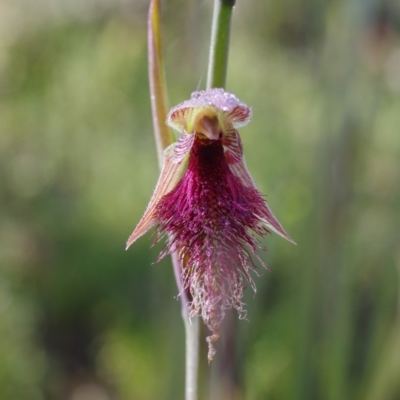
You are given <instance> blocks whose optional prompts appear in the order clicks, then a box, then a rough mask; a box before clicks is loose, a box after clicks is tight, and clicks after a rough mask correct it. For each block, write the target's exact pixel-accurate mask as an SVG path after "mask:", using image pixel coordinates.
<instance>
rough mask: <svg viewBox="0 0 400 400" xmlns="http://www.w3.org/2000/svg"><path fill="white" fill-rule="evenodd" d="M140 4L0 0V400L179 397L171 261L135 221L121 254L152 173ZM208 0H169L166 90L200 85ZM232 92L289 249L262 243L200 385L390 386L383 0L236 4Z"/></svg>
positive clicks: (208, 394) (394, 396)
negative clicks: (247, 116) (228, 345)
mask: <svg viewBox="0 0 400 400" xmlns="http://www.w3.org/2000/svg"><path fill="white" fill-rule="evenodd" d="M147 6H148V4H147V1H144V0H141V1H139V0H125V1H122V0H120V1H116V2H114V1H111V0H86V1H84V2H78V1H69V0H51V1H48V2H44V1H39V0H35V1H27V0H0V399H2V400H25V399H26V400H42V399H43V400H44V399H45V400H50V399H51V400H53V399H54V400H64V399H71V400H107V399H118V400H127V399H135V400H136V399H137V400H154V399H170V400H176V399H180V398H182V397H183V380H184V377H183V374H184V336H183V324H182V322H181V319H180V304H179V302H178V301H176V299H174V296H176V294H177V289H176V287H175V283H174V278H173V273H172V269H171V267H170V263H169V260H164V261H163V262H162V263H160V264H156V265H153V264H152V263H153V262H154V261H155V260H156V258H157V254H158V251H159V247H158V248H157V247H156V248H153V249H149V247H150V244H151V240H152V239H151V237H150V235H148V236H146V237H145V238H142V239H141V240H140V241H139V242H138V243H136V244H135V246H133V247H132V248H131V249H130V250H129V252H125V251H124V243H125V240H126V238H127V237H128V235H129V234H130V232H131V231H132V230H133V228H134V226H135V224H136V223H137V221H138V219H139V218H140V216H141V213H142V212H143V210H144V208H145V206H146V203H147V201H148V199H149V196H150V195H151V192H152V189H153V187H154V184H155V182H156V179H157V175H158V168H157V160H156V152H155V146H154V142H153V137H152V128H151V115H150V102H149V94H148V83H147V66H146V57H147V54H146V13H147ZM211 8H212V4H211V1H209V0H208V1H201V2H195V1H190V2H186V1H183V0H165V1H164V2H163V24H164V46H165V57H166V69H167V70H166V75H167V79H168V84H169V89H170V100H171V105H174V104H177V103H178V102H180V101H182V100H184V99H186V98H188V96H189V95H190V93H191V92H192V91H193V90H195V89H196V88H198V87H199V88H203V87H204V85H205V75H206V64H207V49H208V39H209V27H210V14H211ZM227 88H228V90H230V91H232V92H234V93H235V94H236V95H237V96H238V97H239V98H240V99H242V100H243V101H245V102H246V103H248V104H250V105H252V106H253V111H254V117H253V121H252V123H251V124H250V125H249V126H248V127H245V128H243V129H242V130H241V134H242V138H243V142H244V146H245V154H246V159H247V163H248V165H249V169H250V171H251V172H252V173H253V176H254V179H255V180H256V182H257V184H258V185H259V187H260V189H261V191H262V192H263V193H267V194H268V201H269V204H270V205H271V208H272V209H273V210H274V212H275V214H276V215H277V216H278V217H279V219H280V220H281V222H282V223H283V225H284V226H285V228H286V229H287V231H288V232H289V233H290V235H291V236H292V237H293V238H294V239H295V240H296V241H297V243H298V246H297V247H294V246H292V245H290V244H288V243H286V242H285V241H283V240H281V239H280V238H278V237H275V236H271V237H269V238H267V240H266V244H267V246H268V250H269V252H268V254H267V255H266V256H265V260H266V262H267V263H268V265H270V268H271V271H270V272H268V273H267V272H266V273H264V274H263V276H262V277H261V278H258V279H257V286H258V293H257V296H256V297H254V298H253V296H252V293H250V291H249V293H247V296H248V297H247V298H246V303H247V304H248V319H249V321H250V322H246V321H240V322H237V320H236V316H235V317H234V326H235V327H236V329H237V336H236V337H235V338H234V339H233V340H234V341H235V343H236V344H235V350H234V351H233V350H232V351H231V354H230V360H231V362H230V363H229V364H230V368H231V369H232V370H233V374H232V376H230V377H228V378H226V380H227V382H226V380H224V379H222V378H221V379H219V377H221V372H220V371H218V368H219V367H218V365H221V364H222V365H223V360H221V359H220V360H218V354H220V355H221V354H223V351H220V352H219V353H218V354H217V360H216V362H215V363H214V365H213V366H212V367H211V368H208V367H207V366H206V362H205V358H206V350H205V349H203V351H202V353H201V357H202V371H201V377H200V380H201V385H200V386H201V398H202V399H208V398H210V399H218V400H221V399H224V398H229V399H231V398H235V399H246V400H261V399H269V400H287V399H293V400H314V399H315V400H325V399H326V400H345V399H349V400H350V399H351V400H353V399H356V400H358V399H359V400H398V399H400V291H399V289H400V279H399V273H400V246H399V243H400V233H399V232H400V5H399V3H398V1H397V0H387V1H384V0H382V1H378V0H318V1H317V0H280V1H277V0H267V1H256V0H252V1H242V0H238V1H237V7H236V10H235V15H234V20H233V32H232V48H231V53H230V65H229V71H228V84H227ZM203 333H204V334H205V332H203ZM219 346H224V339H221V341H220V343H219ZM217 350H218V349H217ZM221 357H222V356H221ZM221 357H220V358H221ZM210 374H211V375H212V376H211V379H209V375H210ZM218 374H219V375H218ZM225 384H226V385H227V386H229V387H230V389H229V390H227V391H225V389H224V388H223V387H224V385H225ZM226 393H230V395H228V394H226Z"/></svg>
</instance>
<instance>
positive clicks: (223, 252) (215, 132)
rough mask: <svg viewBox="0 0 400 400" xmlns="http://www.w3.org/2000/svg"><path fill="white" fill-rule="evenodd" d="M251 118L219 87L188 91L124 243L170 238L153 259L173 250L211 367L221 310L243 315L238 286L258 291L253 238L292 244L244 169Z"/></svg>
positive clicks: (175, 112)
mask: <svg viewBox="0 0 400 400" xmlns="http://www.w3.org/2000/svg"><path fill="white" fill-rule="evenodd" d="M250 118H251V108H250V107H248V106H247V105H246V104H244V103H242V102H241V101H239V99H237V98H236V96H234V95H233V94H231V93H228V92H225V91H224V90H223V89H209V90H205V91H198V92H194V93H192V96H191V98H190V100H187V101H184V102H183V103H181V104H179V105H177V106H176V107H174V108H172V110H171V111H170V112H169V114H168V116H167V121H166V123H167V125H169V126H170V127H171V128H173V129H174V130H175V131H177V132H178V133H179V134H180V137H179V139H178V141H177V142H175V143H173V144H172V145H170V146H169V147H168V148H167V149H166V150H165V151H164V165H163V168H162V171H161V175H160V178H159V180H158V183H157V185H156V188H155V191H154V194H153V196H152V197H151V200H150V203H149V205H148V207H147V209H146V211H145V213H144V215H143V217H142V219H141V220H140V222H139V224H138V225H137V227H136V229H135V230H134V231H133V233H132V235H131V236H130V237H129V239H128V241H127V248H128V247H129V246H130V245H131V244H132V243H133V242H134V241H135V240H137V239H138V238H139V237H140V236H142V235H143V234H145V233H146V232H147V231H148V230H149V229H150V228H152V227H153V226H156V240H155V241H156V242H157V241H158V240H160V239H161V238H163V237H168V238H169V239H168V240H167V243H166V245H165V246H164V248H163V250H162V251H161V254H160V256H159V260H160V259H162V258H163V257H164V256H165V255H167V254H170V253H172V252H175V251H176V252H178V255H179V260H180V263H181V266H182V282H183V290H186V291H187V292H188V293H189V294H190V297H191V303H190V316H191V317H193V316H195V315H197V314H200V315H201V316H202V318H203V320H204V322H205V324H206V325H207V327H208V328H209V329H210V331H211V333H212V334H211V336H209V337H208V338H207V342H208V344H209V353H208V359H209V360H210V361H211V360H212V358H213V356H214V354H215V349H214V347H213V344H212V343H213V342H215V341H216V340H217V339H218V337H219V331H220V324H221V322H222V320H223V318H224V315H225V311H226V310H227V309H230V308H234V309H236V310H237V311H238V312H239V315H241V316H244V315H245V310H244V308H243V303H242V297H243V292H244V288H245V286H246V284H250V286H251V287H252V288H253V290H254V291H255V290H256V287H255V284H254V281H253V279H252V277H251V275H250V272H251V271H256V268H257V267H256V264H255V262H254V258H255V259H257V260H258V262H259V263H260V264H261V265H262V266H264V267H266V266H265V264H264V263H263V261H262V260H261V258H260V256H259V255H258V249H259V248H261V249H264V248H263V246H262V245H261V243H260V239H259V238H260V237H262V236H265V235H267V234H268V233H270V232H272V231H273V232H275V233H277V234H278V235H280V236H282V237H283V238H285V239H287V240H289V241H290V242H293V240H292V239H291V238H290V236H289V235H288V234H287V233H286V232H285V230H284V229H283V227H282V225H281V224H280V223H279V221H278V220H277V219H276V217H275V216H274V214H273V213H272V211H271V210H270V208H269V207H268V205H267V203H266V201H265V200H264V198H263V196H262V195H261V194H260V192H259V190H258V189H257V187H256V185H255V183H254V181H253V179H252V178H251V176H250V173H249V172H248V170H247V167H246V164H245V161H244V157H243V146H242V142H241V139H240V136H239V133H238V131H237V129H238V128H239V127H241V126H244V125H246V124H247V123H248V122H249V120H250ZM293 243H294V242H293ZM264 250H265V249H264Z"/></svg>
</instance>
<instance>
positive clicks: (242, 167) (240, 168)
mask: <svg viewBox="0 0 400 400" xmlns="http://www.w3.org/2000/svg"><path fill="white" fill-rule="evenodd" d="M230 169H231V171H232V172H233V173H234V174H235V175H236V176H237V177H238V178H239V179H240V180H241V181H242V183H243V184H244V185H245V186H248V187H254V188H255V189H257V190H258V188H257V186H256V184H255V183H254V181H253V178H252V177H251V175H250V173H249V171H248V169H247V166H246V163H245V160H244V157H243V158H242V160H241V161H239V162H237V163H234V164H232V165H230ZM265 208H266V209H265V212H264V213H263V214H264V215H259V218H260V220H261V222H262V223H263V225H265V227H266V228H267V229H269V230H271V231H274V232H275V233H277V234H278V235H280V236H282V237H283V238H285V239H286V240H288V241H289V242H291V243H293V244H296V242H295V241H294V240H293V239H292V238H291V237H290V236H289V235H288V234H287V233H286V231H285V229H284V228H283V226H282V225H281V224H280V222H279V221H278V220H277V218H276V217H275V215H274V214H273V212H272V211H271V209H270V208H269V206H268V204H267V202H265Z"/></svg>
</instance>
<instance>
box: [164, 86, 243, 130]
mask: <svg viewBox="0 0 400 400" xmlns="http://www.w3.org/2000/svg"><path fill="white" fill-rule="evenodd" d="M204 116H207V117H210V118H213V117H217V118H218V121H219V124H220V126H221V128H222V130H224V131H225V130H226V129H229V128H230V127H232V126H233V127H234V128H238V127H240V126H243V125H246V124H247V123H248V122H249V121H250V118H251V108H250V107H249V106H247V105H246V104H244V103H242V102H241V101H240V100H239V99H238V98H237V97H236V96H235V95H233V94H232V93H228V92H225V91H224V90H223V89H219V88H214V89H209V90H201V91H199V92H193V93H192V96H191V98H190V100H186V101H184V102H183V103H181V104H178V105H177V106H176V107H174V108H173V109H172V110H171V111H170V112H169V114H168V116H167V125H169V126H170V127H171V128H173V129H175V130H176V131H178V132H183V131H186V132H189V133H192V132H193V128H194V127H195V125H196V124H197V122H198V121H200V119H201V118H203V117H204Z"/></svg>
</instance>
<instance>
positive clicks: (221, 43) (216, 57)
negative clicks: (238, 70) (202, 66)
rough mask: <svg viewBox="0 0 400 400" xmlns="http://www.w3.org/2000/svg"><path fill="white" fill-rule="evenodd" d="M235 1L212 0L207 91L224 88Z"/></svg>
mask: <svg viewBox="0 0 400 400" xmlns="http://www.w3.org/2000/svg"><path fill="white" fill-rule="evenodd" d="M235 2H236V0H214V12H213V22H212V30H211V45H210V54H209V60H208V73H207V89H211V88H213V87H220V88H224V87H225V82H226V71H227V68H228V53H229V38H230V28H231V18H232V11H233V7H234V5H235Z"/></svg>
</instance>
